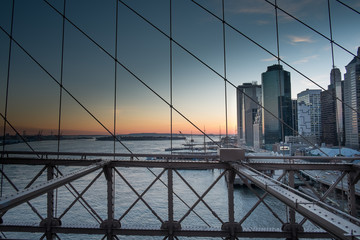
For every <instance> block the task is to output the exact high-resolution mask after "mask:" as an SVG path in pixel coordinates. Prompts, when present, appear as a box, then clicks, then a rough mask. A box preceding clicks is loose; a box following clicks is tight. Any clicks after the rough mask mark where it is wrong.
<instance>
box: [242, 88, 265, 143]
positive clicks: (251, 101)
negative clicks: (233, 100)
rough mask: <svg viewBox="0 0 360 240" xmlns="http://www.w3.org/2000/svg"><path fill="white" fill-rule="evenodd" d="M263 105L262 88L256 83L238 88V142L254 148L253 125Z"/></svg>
mask: <svg viewBox="0 0 360 240" xmlns="http://www.w3.org/2000/svg"><path fill="white" fill-rule="evenodd" d="M259 104H261V86H260V85H257V83H256V82H253V83H244V84H243V85H240V86H238V87H237V128H238V129H237V131H238V142H239V143H241V144H245V145H247V146H254V134H253V124H254V121H255V117H256V114H257V111H258V109H259V108H260V106H259Z"/></svg>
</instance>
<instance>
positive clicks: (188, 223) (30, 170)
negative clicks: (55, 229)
mask: <svg viewBox="0 0 360 240" xmlns="http://www.w3.org/2000/svg"><path fill="white" fill-rule="evenodd" d="M194 139H195V142H201V141H203V139H202V138H201V137H196V136H194ZM123 143H124V144H125V145H126V147H127V148H129V149H130V150H131V151H132V152H133V153H157V154H164V153H168V152H165V149H166V148H169V147H170V141H125V142H123ZM183 143H184V141H180V140H179V141H173V147H181V146H182V144H183ZM30 144H31V146H32V147H33V148H34V149H35V150H36V151H56V150H57V141H41V142H31V143H30ZM5 150H9V151H10V150H25V151H28V150H29V149H28V147H27V146H26V145H25V144H22V143H21V144H13V145H8V146H6V149H5ZM60 151H62V152H101V153H112V152H113V142H111V141H96V140H95V139H78V140H62V141H61V142H60ZM116 152H117V153H127V151H126V150H125V149H124V147H123V146H121V145H120V144H118V143H117V145H116ZM77 168H79V167H64V166H62V167H59V169H60V171H61V172H62V173H67V172H71V171H73V170H75V169H77ZM41 169H42V166H17V165H6V166H4V172H5V174H6V175H7V176H8V177H9V178H10V179H11V180H12V181H13V183H14V184H15V185H16V187H17V188H18V189H22V188H24V187H25V186H26V185H27V184H28V183H29V181H30V180H31V179H32V178H33V177H34V176H35V175H36V174H37V173H38V172H39V171H40V170H41ZM117 170H118V171H119V173H120V174H121V176H123V178H124V179H126V181H128V182H129V183H130V184H131V186H132V187H133V188H134V189H135V191H136V192H137V193H138V194H142V193H143V192H144V190H145V189H146V188H147V187H148V186H149V185H150V184H151V182H152V181H154V180H155V178H156V176H157V175H159V174H160V173H161V172H162V170H163V169H157V168H152V169H147V168H117ZM178 173H179V174H180V175H181V177H183V178H184V179H186V181H188V183H189V184H190V185H191V186H192V188H194V189H195V191H196V192H197V193H198V194H199V195H202V194H203V193H204V191H205V190H206V189H207V188H208V187H209V186H210V185H211V184H212V183H213V182H214V181H215V180H216V179H217V177H218V176H219V175H220V174H221V173H222V170H178ZM98 174H99V171H97V172H94V173H92V174H89V175H87V176H85V177H83V178H81V179H78V180H76V181H74V182H73V183H72V184H73V186H74V187H75V188H76V189H77V191H78V192H81V191H82V190H83V189H84V188H85V187H86V186H87V185H88V184H89V183H90V182H91V181H92V180H93V179H94V177H95V176H97V175H98ZM160 179H161V181H156V182H155V184H154V185H153V186H152V187H151V188H150V190H148V191H147V192H146V193H145V194H144V196H143V199H144V200H145V201H146V203H147V204H148V205H149V206H150V207H151V208H152V209H153V210H154V211H155V212H156V214H157V216H155V215H154V214H153V213H152V211H151V210H149V208H148V207H147V206H146V205H145V204H144V202H142V201H141V200H140V201H138V202H137V203H136V204H135V205H134V207H132V208H131V210H130V211H129V212H128V213H127V214H126V215H125V216H124V213H125V212H126V211H127V210H128V209H129V207H130V206H131V205H132V204H133V203H134V202H135V201H136V199H137V195H136V193H135V192H134V191H133V190H132V189H131V188H130V187H129V186H128V185H127V184H126V182H125V181H124V180H123V179H122V178H121V177H120V176H119V175H118V174H116V180H115V182H116V186H115V216H116V218H121V224H122V226H123V227H133V226H139V227H152V226H153V227H154V228H159V226H161V222H160V220H159V219H158V218H160V219H162V220H163V221H166V219H167V209H168V208H167V188H166V186H165V185H164V184H163V183H166V182H167V172H166V171H165V172H164V173H163V174H162V175H161V177H160ZM45 180H46V174H43V175H42V176H41V177H40V178H39V179H38V180H37V181H36V182H35V184H34V185H36V184H39V183H41V182H44V181H45ZM255 191H256V192H257V193H258V194H260V195H261V194H262V193H263V192H262V191H261V190H260V189H255ZM13 192H15V190H14V189H13V187H12V186H11V185H10V184H9V183H8V182H7V181H6V180H3V195H8V194H11V193H13ZM174 192H175V194H176V195H177V196H179V197H177V196H174V219H175V220H179V219H180V218H181V217H182V216H183V215H184V214H185V213H186V212H187V211H188V209H189V207H188V206H192V205H193V204H194V203H195V201H196V200H197V197H196V195H195V194H194V193H193V192H192V190H191V189H190V188H189V187H188V186H187V185H186V184H185V183H184V182H183V181H182V179H181V178H180V177H179V176H178V174H177V173H175V172H174ZM56 196H57V197H56V203H55V205H56V213H55V214H56V216H57V217H59V216H61V214H62V213H63V212H64V210H65V209H66V208H67V207H68V206H69V205H70V204H71V203H72V201H73V200H74V199H75V197H74V196H73V195H72V194H71V193H70V192H69V190H68V189H66V188H65V187H60V188H59V189H58V190H57V191H56ZM83 196H84V198H85V200H86V201H87V202H88V204H89V205H90V206H91V207H92V208H93V209H94V210H95V211H96V212H97V213H98V215H99V216H100V217H101V218H102V219H103V220H105V219H106V218H107V199H106V197H107V195H106V180H105V177H104V175H103V174H102V175H101V176H100V177H99V178H98V179H97V180H96V181H95V183H94V184H93V185H92V186H91V187H90V188H89V190H88V191H87V192H86V193H85V194H84V195H83ZM204 200H205V201H206V203H207V204H208V205H209V206H210V207H211V209H212V210H213V211H214V212H215V213H216V215H217V216H218V217H219V218H220V219H222V221H224V222H227V221H228V210H227V203H228V199H227V187H226V180H225V178H224V177H222V178H221V179H220V180H219V181H218V182H217V183H216V184H215V186H214V187H213V188H212V190H211V191H210V192H209V193H208V194H207V195H206V196H205V198H204ZM257 200H258V198H257V197H256V195H255V194H254V193H253V192H252V191H250V190H249V189H247V188H235V192H234V201H235V220H236V221H239V220H240V219H242V218H243V217H244V216H245V214H246V213H247V212H248V211H249V210H250V209H251V208H252V207H253V205H254V204H255V203H256V202H257ZM265 201H266V203H267V204H268V205H269V206H271V208H272V209H273V210H274V211H275V212H276V213H277V214H278V215H279V217H280V218H281V219H282V221H284V222H286V216H287V214H286V207H285V206H284V204H282V203H281V202H279V201H277V200H276V199H275V198H273V197H272V196H267V197H266V198H265ZM30 202H31V204H32V205H33V206H34V207H35V208H36V209H37V211H38V213H39V214H40V215H41V216H42V217H44V218H45V217H46V196H45V195H44V196H40V197H37V198H35V199H33V200H31V201H30ZM184 202H186V204H187V205H188V206H186V205H185V204H184ZM197 215H199V216H201V218H199V217H198V216H197ZM298 219H299V220H301V219H302V218H301V216H298ZM3 220H4V222H5V223H6V222H7V223H12V224H13V223H17V222H21V223H28V224H32V225H38V224H39V222H40V218H39V217H38V216H37V215H36V214H35V213H34V212H33V211H32V210H31V208H30V207H29V206H28V205H27V204H22V205H20V206H17V207H15V208H13V209H11V210H9V211H8V212H7V213H6V214H5V215H4V217H3ZM61 221H62V224H63V225H64V226H77V225H79V224H85V225H88V226H94V227H98V226H99V223H98V221H96V220H95V218H93V217H92V216H91V215H90V214H89V213H88V212H87V211H86V210H85V208H84V207H83V206H82V205H81V204H79V203H78V202H77V203H76V204H75V205H74V206H73V207H72V208H71V209H70V211H69V212H67V213H66V214H65V215H64V216H62V218H61ZM181 225H182V227H183V228H186V227H200V228H201V227H208V226H211V227H213V228H220V227H221V222H220V221H219V220H218V219H217V218H216V217H214V215H213V214H212V213H211V211H210V210H209V209H208V208H207V207H206V206H205V205H204V204H203V203H199V204H198V205H197V206H196V207H195V208H194V212H192V213H190V214H189V216H188V217H186V218H185V219H184V221H183V222H182V223H181ZM281 225H282V224H281V223H280V221H279V220H278V219H277V218H276V217H274V215H273V214H272V213H271V212H270V211H269V210H268V209H267V208H266V206H265V205H264V204H262V203H261V204H260V205H259V206H258V207H257V208H256V209H255V211H254V212H253V213H252V214H251V215H250V216H249V217H248V218H247V219H246V221H245V222H244V223H243V224H242V227H243V228H281ZM304 227H305V229H309V228H310V229H314V228H316V227H315V226H314V225H312V224H311V223H310V222H309V221H307V222H306V224H305V226H304ZM4 234H5V236H6V237H7V238H22V239H24V238H26V239H40V238H41V234H38V233H30V234H29V233H8V232H7V233H4ZM0 236H2V237H4V236H3V235H0ZM59 237H60V239H101V238H102V236H99V235H89V236H88V235H69V234H59ZM119 238H120V239H163V237H151V238H150V237H140V236H135V237H131V236H119ZM179 239H195V238H185V237H179ZM196 239H217V238H196Z"/></svg>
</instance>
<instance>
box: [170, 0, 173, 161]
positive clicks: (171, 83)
mask: <svg viewBox="0 0 360 240" xmlns="http://www.w3.org/2000/svg"><path fill="white" fill-rule="evenodd" d="M169 5H170V6H169V25H170V26H169V31H170V39H169V44H170V45H169V52H170V56H169V61H170V66H169V67H170V73H169V74H170V76H169V78H170V79H169V81H170V89H169V91H170V149H171V152H170V153H171V154H173V109H172V107H171V106H173V41H172V36H173V32H172V28H173V26H172V0H170V2H169Z"/></svg>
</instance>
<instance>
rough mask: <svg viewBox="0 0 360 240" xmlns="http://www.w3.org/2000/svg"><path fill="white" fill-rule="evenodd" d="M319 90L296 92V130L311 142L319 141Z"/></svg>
mask: <svg viewBox="0 0 360 240" xmlns="http://www.w3.org/2000/svg"><path fill="white" fill-rule="evenodd" d="M320 93H321V90H320V89H319V90H317V89H315V90H310V89H306V90H305V91H302V92H300V93H298V95H297V102H298V132H299V134H300V135H302V136H303V137H305V138H308V140H309V141H310V142H312V143H313V144H315V143H319V142H320V136H321V108H320V107H321V103H320Z"/></svg>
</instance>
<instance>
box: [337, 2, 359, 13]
mask: <svg viewBox="0 0 360 240" xmlns="http://www.w3.org/2000/svg"><path fill="white" fill-rule="evenodd" d="M336 1H337V2H338V3H340V4H342V5H344V6H345V7H347V8H349V9H351V10H353V11H354V12H356V13H357V14H360V12H359V11H358V10H356V9H355V8H352V7H350V6H349V5H347V4H345V3H344V2H342V1H340V0H336Z"/></svg>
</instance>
